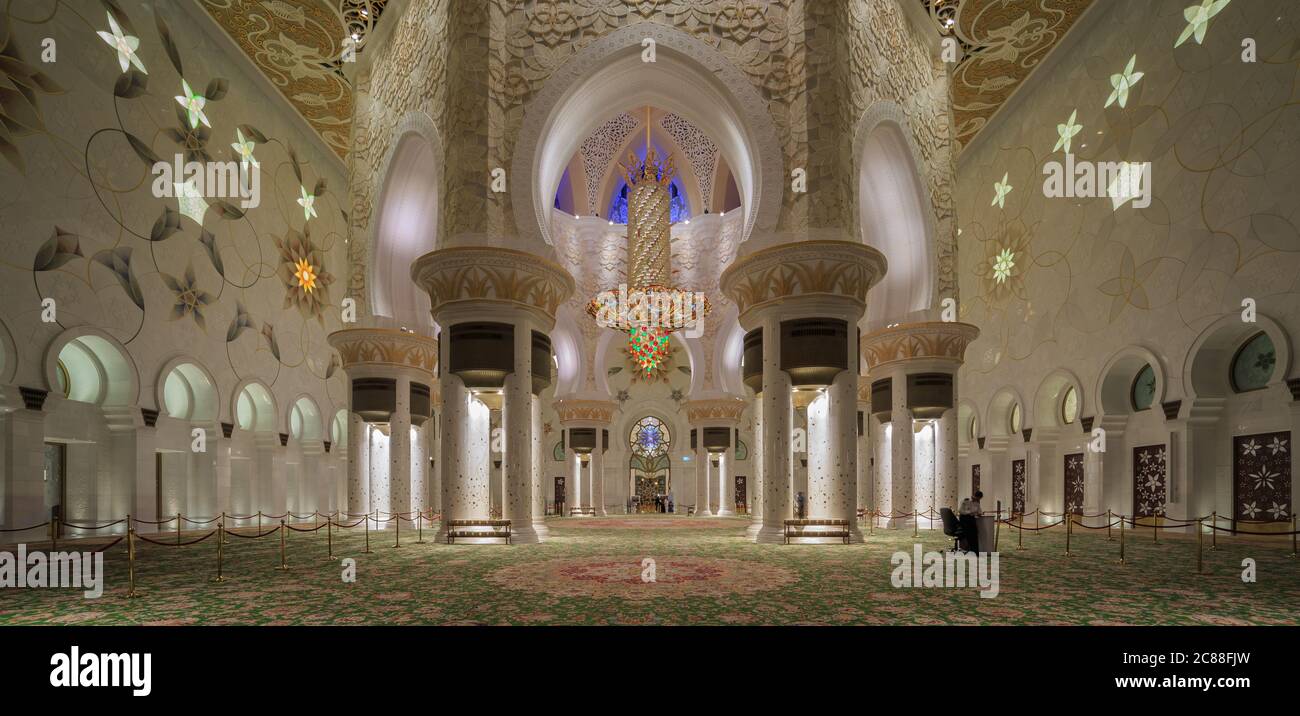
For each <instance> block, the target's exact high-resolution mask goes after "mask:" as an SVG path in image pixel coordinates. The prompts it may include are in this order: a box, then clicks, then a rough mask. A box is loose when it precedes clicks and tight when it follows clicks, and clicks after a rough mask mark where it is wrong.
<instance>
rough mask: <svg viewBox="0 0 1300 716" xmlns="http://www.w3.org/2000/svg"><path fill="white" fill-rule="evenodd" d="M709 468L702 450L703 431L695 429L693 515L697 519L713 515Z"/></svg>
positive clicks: (710, 470)
mask: <svg viewBox="0 0 1300 716" xmlns="http://www.w3.org/2000/svg"><path fill="white" fill-rule="evenodd" d="M710 473H712V469H711V468H710V460H709V453H708V451H707V450H705V449H704V429H703V428H696V429H695V514H696V516H698V517H707V516H711V515H713V509H712V507H711V503H710V499H711V494H710V491H709V483H710V482H711V480H710V479H709V477H710Z"/></svg>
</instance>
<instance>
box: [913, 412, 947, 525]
mask: <svg viewBox="0 0 1300 716" xmlns="http://www.w3.org/2000/svg"><path fill="white" fill-rule="evenodd" d="M919 425H920V428H921V429H920V432H916V431H915V430H914V431H913V433H912V474H913V475H915V478H914V479H913V481H912V502H913V504H914V505H916V511H917V512H920V513H921V515H920V516H919V517H918V518H917V519H919V520H920V521H921V524H923V525H929V524H930V522H931V520H934V521H938V519H939V508H940V507H941V505H939V504H938V503H937V502H936V499H935V493H936V492H937V489H938V485H937V483H938V479H937V478H938V476H937V473H938V469H937V464H936V463H937V462H938V460H937V459H936V458H937V455H936V453H937V449H936V448H937V445H936V443H937V442H938V441H937V440H936V439H935V437H936V436H935V432H936V430H937V424H935V423H930V422H927V423H920V424H919ZM932 508H933V512H931V509H932Z"/></svg>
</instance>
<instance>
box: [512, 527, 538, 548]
mask: <svg viewBox="0 0 1300 716" xmlns="http://www.w3.org/2000/svg"><path fill="white" fill-rule="evenodd" d="M541 542H542V537H541V535H539V534H537V530H536V529H534V528H533V526H532V525H531V524H529V525H524V526H523V527H519V528H516V527H515V526H514V525H513V524H512V525H510V544H541Z"/></svg>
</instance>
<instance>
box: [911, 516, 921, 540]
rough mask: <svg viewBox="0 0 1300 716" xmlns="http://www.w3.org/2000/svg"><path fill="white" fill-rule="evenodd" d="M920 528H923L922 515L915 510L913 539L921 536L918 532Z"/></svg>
mask: <svg viewBox="0 0 1300 716" xmlns="http://www.w3.org/2000/svg"><path fill="white" fill-rule="evenodd" d="M920 528H921V513H920V512H916V511H915V510H913V512H912V536H913V537H918V536H920V533H919V532H917V530H918V529H920Z"/></svg>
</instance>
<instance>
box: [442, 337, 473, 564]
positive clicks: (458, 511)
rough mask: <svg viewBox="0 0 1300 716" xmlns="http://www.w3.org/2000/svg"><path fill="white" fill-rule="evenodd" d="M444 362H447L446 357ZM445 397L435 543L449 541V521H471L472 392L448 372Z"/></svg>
mask: <svg viewBox="0 0 1300 716" xmlns="http://www.w3.org/2000/svg"><path fill="white" fill-rule="evenodd" d="M440 360H447V356H446V354H444V355H443V356H442V357H441V358H440ZM438 389H439V392H440V393H441V395H442V416H441V421H440V422H441V425H440V430H439V432H438V435H439V438H438V442H439V446H438V447H439V457H438V473H439V474H440V475H441V476H442V477H441V480H442V519H441V520H440V521H439V522H438V534H437V535H436V537H435V539H437V540H438V541H443V540H445V538H446V536H447V522H448V521H449V520H462V519H469V517H470V516H471V514H470V504H469V496H468V493H467V490H466V487H465V485H464V484H463V482H462V475H464V474H465V471H466V470H467V468H468V465H467V464H466V449H465V447H464V446H463V445H462V444H461V440H462V436H464V435H465V434H466V432H467V429H468V427H469V391H468V390H466V389H465V384H464V383H463V382H462V381H461V379H460V377H459V376H457V375H455V374H453V373H451V372H450V371H446V370H444V371H443V373H442V376H441V377H440V378H439V379H438Z"/></svg>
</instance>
